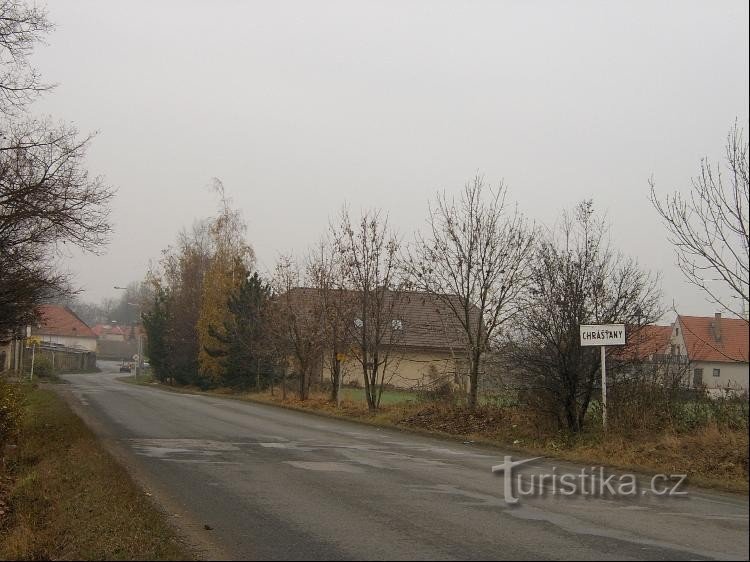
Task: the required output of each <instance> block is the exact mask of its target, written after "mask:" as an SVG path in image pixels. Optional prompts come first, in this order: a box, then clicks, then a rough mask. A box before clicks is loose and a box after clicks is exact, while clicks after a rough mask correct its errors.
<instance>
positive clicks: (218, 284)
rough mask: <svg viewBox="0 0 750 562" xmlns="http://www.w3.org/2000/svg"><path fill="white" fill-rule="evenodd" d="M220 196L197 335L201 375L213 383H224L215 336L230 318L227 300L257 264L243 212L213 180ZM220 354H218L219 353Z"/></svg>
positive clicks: (212, 232) (218, 182) (218, 344)
mask: <svg viewBox="0 0 750 562" xmlns="http://www.w3.org/2000/svg"><path fill="white" fill-rule="evenodd" d="M213 188H214V190H215V191H216V193H217V195H218V196H219V201H220V208H219V214H218V215H217V216H216V217H215V218H213V219H212V220H211V222H210V226H209V231H210V236H211V243H212V248H211V250H212V251H211V259H210V263H209V266H208V270H207V271H206V276H205V277H204V280H203V294H202V296H201V310H200V316H199V318H198V324H197V325H196V330H197V333H198V342H199V352H198V362H199V365H200V370H201V373H202V375H203V376H204V377H206V378H208V379H209V380H210V381H211V382H214V383H221V380H222V378H223V376H224V372H225V366H224V358H223V356H222V353H220V352H221V351H223V350H224V346H225V344H223V343H222V342H221V341H219V340H218V339H217V338H216V337H215V334H216V333H217V331H219V332H221V331H222V330H223V329H224V323H225V320H227V318H228V316H229V309H228V307H227V301H228V299H229V297H230V295H232V293H233V292H234V291H236V290H237V288H238V287H239V286H240V284H241V283H242V281H243V279H245V278H246V277H247V275H249V273H250V271H252V269H253V266H254V264H255V252H254V251H253V248H252V247H251V246H250V245H249V244H248V243H247V241H246V240H245V232H246V230H247V226H246V224H245V222H244V220H243V218H242V213H241V212H240V211H239V210H237V209H233V208H232V207H231V200H230V199H229V198H228V197H227V195H226V192H225V190H224V185H223V184H222V183H221V181H220V180H218V179H214V185H213ZM217 352H219V353H217Z"/></svg>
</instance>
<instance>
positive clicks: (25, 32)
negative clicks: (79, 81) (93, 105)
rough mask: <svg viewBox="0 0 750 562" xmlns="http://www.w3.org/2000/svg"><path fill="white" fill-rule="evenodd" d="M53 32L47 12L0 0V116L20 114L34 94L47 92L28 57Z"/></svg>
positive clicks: (13, 0)
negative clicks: (0, 114)
mask: <svg viewBox="0 0 750 562" xmlns="http://www.w3.org/2000/svg"><path fill="white" fill-rule="evenodd" d="M51 29H52V24H51V23H50V22H49V20H48V19H47V13H46V11H45V10H44V9H43V8H40V7H38V6H27V5H26V4H24V3H23V2H21V1H19V0H2V1H0V113H3V114H5V115H12V114H15V113H17V112H19V111H23V109H24V108H25V106H26V105H27V104H28V103H29V102H30V101H31V100H33V99H34V98H35V97H36V96H37V95H39V94H40V93H41V92H44V91H45V90H48V89H49V86H48V85H45V84H43V83H42V82H41V78H40V76H39V73H38V72H37V70H36V69H35V68H34V67H33V66H31V64H30V63H29V57H30V55H31V53H32V52H33V50H34V47H35V46H36V45H37V43H40V42H41V41H42V40H43V38H44V36H45V35H46V34H47V33H49V31H50V30H51Z"/></svg>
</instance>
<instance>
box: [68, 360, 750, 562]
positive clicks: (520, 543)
mask: <svg viewBox="0 0 750 562" xmlns="http://www.w3.org/2000/svg"><path fill="white" fill-rule="evenodd" d="M110 368H113V366H112V365H110ZM119 376H121V375H120V374H119V373H103V374H97V375H90V374H89V375H69V376H66V377H65V378H66V379H67V380H68V381H69V382H70V383H71V384H69V385H59V386H58V388H59V389H62V390H61V391H62V392H63V393H66V394H67V395H68V397H69V399H70V400H71V402H72V403H73V404H74V405H75V407H76V410H77V411H79V412H80V413H81V415H82V416H83V418H84V419H85V420H86V421H87V423H89V424H90V425H91V426H92V427H93V428H94V429H95V431H97V433H98V434H99V435H100V437H101V438H102V439H103V440H104V441H105V442H106V443H108V444H109V445H110V447H111V448H112V450H114V451H115V452H116V454H117V455H118V456H119V458H120V459H121V460H122V461H123V462H124V464H125V465H126V466H127V467H128V468H129V469H130V470H131V471H132V473H133V474H134V476H135V477H136V480H137V481H138V482H139V483H140V484H141V485H142V486H143V487H144V488H145V490H146V492H147V493H149V494H151V495H152V496H153V498H154V499H155V500H156V501H157V502H158V503H159V504H160V505H161V506H162V507H163V508H164V509H165V511H166V512H168V513H169V514H170V516H171V517H172V518H173V522H174V523H175V524H176V526H177V527H178V528H179V529H181V530H182V531H183V533H184V534H185V535H186V536H188V537H191V538H192V540H193V542H194V544H195V545H197V546H198V548H200V549H202V550H203V555H204V556H210V557H226V558H236V559H250V560H252V559H275V560H282V559H283V560H288V559H292V560H294V559H310V560H321V559H331V560H340V559H397V560H398V559H412V560H417V559H445V560H448V559H539V558H542V559H594V560H605V559H639V560H640V559H648V560H660V559H711V558H720V559H730V558H733V559H747V558H748V536H749V535H748V500H747V498H746V497H743V496H738V495H732V494H723V493H719V492H711V491H706V490H698V489H694V488H688V489H687V492H688V494H687V496H680V497H661V496H656V495H655V494H652V493H650V492H649V490H648V485H649V483H650V479H648V478H646V479H642V481H640V482H639V489H638V493H637V494H636V496H635V497H633V496H629V497H625V498H620V497H618V498H614V497H611V496H607V497H591V496H583V495H574V496H562V495H559V494H558V495H554V496H553V495H551V494H550V493H549V492H548V493H547V494H546V495H545V496H542V497H521V498H520V501H519V503H518V504H515V505H511V504H508V503H506V501H505V499H504V478H503V476H500V475H499V474H493V472H492V469H491V468H492V466H494V465H497V464H498V463H502V462H503V460H504V454H505V453H503V452H501V451H497V450H494V449H491V448H486V447H481V446H477V445H474V444H463V443H460V442H453V441H444V440H439V439H433V438H426V437H422V436H417V435H412V434H409V433H404V432H399V431H390V430H383V429H377V428H372V427H369V426H363V425H358V424H354V423H349V422H344V421H337V420H331V419H327V418H322V417H318V416H313V415H309V414H304V413H299V412H293V411H289V410H284V409H280V408H275V407H272V406H265V405H256V404H250V403H244V402H239V401H236V400H229V399H221V398H215V397H209V396H198V395H189V394H177V393H171V392H166V391H162V390H158V389H154V388H148V387H142V386H134V385H130V384H126V383H123V382H121V381H117V380H116V378H117V377H119ZM513 459H514V460H519V459H520V457H519V456H518V455H514V456H513ZM582 468H585V467H582V466H577V465H573V464H568V463H557V462H554V461H551V460H548V459H547V460H544V459H543V460H540V461H536V462H534V463H530V464H527V465H524V468H523V470H522V471H521V467H518V468H517V469H516V470H517V472H521V473H522V474H523V475H524V476H523V478H525V482H527V483H528V482H529V479H530V478H531V475H534V474H537V475H538V474H542V473H549V474H553V473H554V474H557V475H558V476H560V475H562V474H564V473H569V474H571V475H574V474H579V473H580V472H581V469H582ZM589 471H590V467H589ZM514 479H515V475H514ZM547 487H548V488H549V481H548V482H547ZM589 487H590V486H589ZM537 489H539V488H537ZM568 489H569V488H568ZM661 489H662V488H659V490H661ZM644 492H645V493H644ZM515 493H516V494H517V491H516V492H515ZM205 526H207V527H209V528H206V527H205Z"/></svg>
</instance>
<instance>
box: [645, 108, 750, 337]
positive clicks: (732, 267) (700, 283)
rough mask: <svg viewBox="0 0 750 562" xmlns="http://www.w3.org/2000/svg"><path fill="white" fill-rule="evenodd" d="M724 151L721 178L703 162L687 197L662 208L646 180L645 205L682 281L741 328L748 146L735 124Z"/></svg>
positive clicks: (749, 239) (749, 233) (748, 237)
mask: <svg viewBox="0 0 750 562" xmlns="http://www.w3.org/2000/svg"><path fill="white" fill-rule="evenodd" d="M725 151H726V168H727V171H728V173H727V174H726V175H724V174H722V170H721V167H720V166H719V165H718V164H717V165H716V166H712V165H711V163H710V162H709V161H708V160H707V159H706V158H704V159H703V160H701V165H700V174H699V175H698V176H697V177H696V178H693V180H692V186H691V190H690V196H689V197H687V198H686V197H684V196H682V195H680V193H678V192H675V193H674V194H673V195H671V196H669V195H668V196H667V198H666V199H665V200H664V201H663V202H662V201H660V200H659V198H658V197H657V195H656V190H655V184H654V181H653V179H651V180H650V181H649V183H650V186H651V201H652V203H653V205H654V208H655V209H656V210H657V212H658V213H659V215H660V216H661V218H662V220H663V222H664V224H665V226H666V227H667V231H668V232H669V240H670V242H672V243H673V244H674V245H675V248H676V251H677V265H678V266H679V268H680V270H681V271H682V273H683V275H684V276H685V278H686V279H687V280H688V281H689V282H690V283H692V284H693V285H695V286H696V287H698V288H699V289H701V290H702V291H704V292H705V293H706V294H707V295H708V297H709V298H710V300H711V301H713V302H714V303H716V304H717V305H719V306H720V307H721V308H722V309H724V310H726V311H727V312H729V313H731V314H734V315H735V316H737V317H740V318H743V319H744V320H745V321H746V322H747V317H746V316H745V315H744V314H743V313H745V312H746V311H747V310H748V308H747V307H748V281H749V275H748V248H749V243H750V228H749V227H748V198H750V190H749V188H748V166H747V152H748V143H747V140H746V139H744V138H743V132H742V130H741V129H740V128H738V126H737V123H736V122H735V124H734V126H733V128H732V129H731V130H730V131H729V134H728V135H727V143H726V147H725ZM716 282H718V285H717V284H716ZM726 292H728V293H729V295H727V294H726Z"/></svg>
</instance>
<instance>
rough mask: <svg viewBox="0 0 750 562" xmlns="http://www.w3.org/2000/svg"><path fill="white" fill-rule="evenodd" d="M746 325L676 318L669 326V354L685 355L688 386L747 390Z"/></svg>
mask: <svg viewBox="0 0 750 562" xmlns="http://www.w3.org/2000/svg"><path fill="white" fill-rule="evenodd" d="M748 339H749V338H748V322H747V321H746V320H742V319H735V318H722V317H721V314H718V313H717V314H715V315H714V316H713V317H710V316H708V317H705V316H682V315H680V316H678V317H677V320H675V322H674V324H673V326H672V337H671V339H670V349H669V350H668V353H669V354H671V355H675V356H686V357H687V359H688V361H689V367H690V375H689V380H688V381H686V382H687V384H688V386H690V387H691V388H694V387H696V386H701V385H702V386H704V387H705V388H707V389H708V390H709V391H714V392H716V391H718V390H719V389H729V388H731V389H734V390H738V391H748V390H749V389H750V383H749V382H748V379H749V377H750V363H749V362H748V357H749V355H750V354H749V353H748V347H749V344H748Z"/></svg>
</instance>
